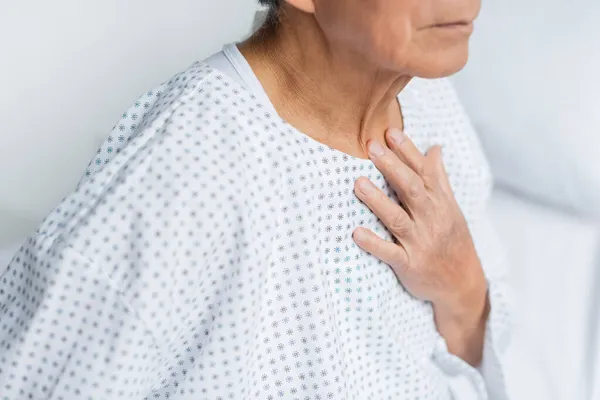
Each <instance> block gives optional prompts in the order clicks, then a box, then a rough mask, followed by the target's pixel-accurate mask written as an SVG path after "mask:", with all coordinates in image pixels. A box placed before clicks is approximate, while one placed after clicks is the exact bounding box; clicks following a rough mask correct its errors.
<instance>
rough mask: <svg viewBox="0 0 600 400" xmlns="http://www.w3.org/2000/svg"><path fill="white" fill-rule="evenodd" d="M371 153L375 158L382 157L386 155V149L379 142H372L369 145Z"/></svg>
mask: <svg viewBox="0 0 600 400" xmlns="http://www.w3.org/2000/svg"><path fill="white" fill-rule="evenodd" d="M369 153H371V155H372V156H374V157H381V156H382V155H384V154H385V149H384V148H383V146H382V145H381V143H379V141H377V140H371V142H370V143H369Z"/></svg>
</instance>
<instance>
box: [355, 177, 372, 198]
mask: <svg viewBox="0 0 600 400" xmlns="http://www.w3.org/2000/svg"><path fill="white" fill-rule="evenodd" d="M358 188H359V190H360V191H361V192H363V193H364V194H366V195H369V194H372V193H373V192H375V185H373V184H372V183H371V181H370V180H368V179H362V180H360V181H359V182H358Z"/></svg>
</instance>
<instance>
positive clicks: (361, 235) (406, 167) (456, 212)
mask: <svg viewBox="0 0 600 400" xmlns="http://www.w3.org/2000/svg"><path fill="white" fill-rule="evenodd" d="M387 141H388V143H389V148H388V147H386V146H384V145H382V144H381V143H379V142H377V141H371V142H369V155H370V157H371V160H372V161H373V162H374V164H375V166H376V167H377V168H378V169H379V170H380V171H381V172H382V173H383V175H384V176H385V177H386V180H387V181H388V183H389V184H390V185H391V186H392V188H393V189H394V191H395V192H396V195H397V197H398V199H399V200H400V202H401V203H402V206H400V205H398V204H396V203H395V202H394V201H393V200H392V199H390V198H389V197H387V196H386V195H385V194H384V193H383V192H382V191H381V190H379V189H378V188H377V187H376V186H375V185H373V184H372V183H371V181H370V180H369V179H367V178H365V177H361V178H359V179H358V180H357V181H356V184H355V192H356V195H357V196H358V198H359V199H360V200H361V201H363V202H364V203H365V204H366V205H367V206H368V207H369V208H370V209H371V210H372V211H373V212H374V213H375V214H376V215H377V216H378V217H379V219H381V221H382V222H383V223H384V224H385V225H386V226H387V228H388V230H389V231H390V232H391V233H392V234H393V235H394V237H395V238H396V241H397V242H396V243H392V242H389V241H385V240H383V239H381V238H380V237H379V236H377V235H376V234H375V233H373V232H371V231H370V230H367V229H365V228H357V229H356V230H355V231H354V240H355V241H356V243H357V244H358V245H359V246H360V247H361V248H362V249H364V250H365V251H367V252H369V253H371V254H372V255H374V256H375V257H377V258H379V259H380V260H382V261H383V262H385V263H387V264H389V265H390V266H391V267H392V269H393V270H394V272H395V273H396V275H397V276H398V279H399V280H400V281H401V282H402V284H403V286H404V287H405V288H406V290H408V291H409V292H410V293H411V294H412V295H413V296H415V297H417V298H419V299H421V300H426V301H430V302H431V303H432V304H433V309H434V313H435V321H436V325H437V328H438V331H439V332H440V334H441V335H442V336H443V337H444V339H445V340H446V343H447V345H448V349H449V351H450V352H451V353H453V354H455V355H457V356H459V357H461V358H462V359H463V360H465V361H467V362H468V363H470V364H471V365H473V366H476V365H478V364H479V363H480V361H481V357H482V352H483V338H484V334H485V324H486V320H487V316H488V313H489V300H488V296H487V283H486V280H485V276H484V273H483V269H482V266H481V263H480V261H479V257H478V256H477V252H476V250H475V246H474V244H473V240H472V238H471V234H470V232H469V229H468V226H467V222H466V220H465V218H464V216H463V214H462V212H461V210H460V208H459V206H458V203H457V202H456V199H455V198H454V194H453V193H452V188H451V187H450V183H449V181H448V176H447V174H446V170H445V167H444V164H443V161H442V155H441V147H440V146H434V147H432V148H431V149H429V151H428V152H427V155H423V154H421V152H420V151H419V150H418V149H417V148H416V147H415V145H414V144H413V143H412V141H411V140H410V139H409V138H407V137H406V136H405V135H404V134H403V133H402V132H400V131H399V130H395V129H391V130H390V131H388V133H387Z"/></svg>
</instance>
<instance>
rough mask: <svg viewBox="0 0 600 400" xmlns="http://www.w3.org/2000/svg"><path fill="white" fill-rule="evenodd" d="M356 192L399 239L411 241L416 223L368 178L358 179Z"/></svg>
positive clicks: (355, 187)
mask: <svg viewBox="0 0 600 400" xmlns="http://www.w3.org/2000/svg"><path fill="white" fill-rule="evenodd" d="M354 190H355V192H356V196H357V197H358V198H359V199H360V200H361V201H362V202H363V203H365V204H366V205H367V207H369V208H370V209H371V211H373V213H375V215H377V217H379V219H380V220H381V222H383V224H384V225H385V226H386V227H387V228H388V229H389V230H390V232H392V234H394V236H396V238H397V239H410V238H411V237H412V233H413V229H414V222H413V221H412V219H411V218H410V216H409V215H408V214H407V212H406V211H405V210H404V209H403V208H402V207H400V206H399V205H398V204H396V203H395V202H394V201H393V200H392V199H390V198H389V197H388V196H386V195H385V193H383V192H382V191H381V190H379V188H378V187H376V186H375V185H374V184H373V183H372V182H371V181H370V180H369V179H368V178H365V177H360V178H358V179H357V180H356V183H355V186H354Z"/></svg>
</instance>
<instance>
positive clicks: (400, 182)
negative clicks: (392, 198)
mask: <svg viewBox="0 0 600 400" xmlns="http://www.w3.org/2000/svg"><path fill="white" fill-rule="evenodd" d="M369 155H370V156H371V160H372V161H373V163H374V164H375V166H376V167H377V169H379V170H380V171H381V173H382V174H383V175H384V176H385V178H386V180H387V181H388V182H389V183H390V185H391V186H392V187H393V188H394V191H395V192H396V195H397V196H398V198H399V199H400V201H402V203H403V204H404V205H405V206H406V207H407V208H408V209H409V210H410V211H411V212H412V211H416V210H418V209H419V206H422V204H420V203H421V202H422V201H421V199H423V198H425V197H426V193H425V186H424V183H423V179H422V178H421V177H420V176H419V175H418V174H417V173H416V172H415V171H414V170H413V169H411V168H410V167H409V166H408V165H406V164H405V163H403V162H402V161H401V160H400V159H399V158H398V157H397V156H396V154H394V152H392V151H391V150H390V149H389V148H387V146H383V145H382V144H381V143H380V142H378V141H377V140H371V141H370V142H369Z"/></svg>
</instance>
